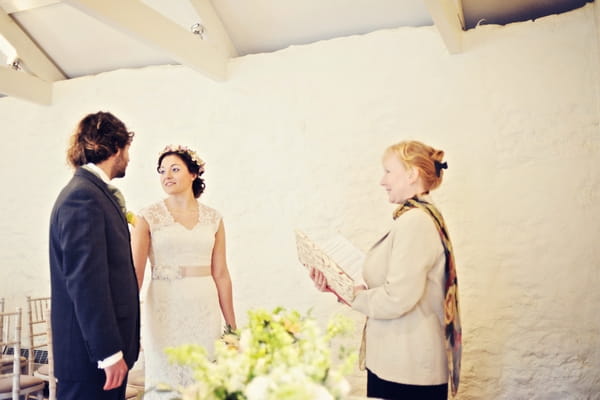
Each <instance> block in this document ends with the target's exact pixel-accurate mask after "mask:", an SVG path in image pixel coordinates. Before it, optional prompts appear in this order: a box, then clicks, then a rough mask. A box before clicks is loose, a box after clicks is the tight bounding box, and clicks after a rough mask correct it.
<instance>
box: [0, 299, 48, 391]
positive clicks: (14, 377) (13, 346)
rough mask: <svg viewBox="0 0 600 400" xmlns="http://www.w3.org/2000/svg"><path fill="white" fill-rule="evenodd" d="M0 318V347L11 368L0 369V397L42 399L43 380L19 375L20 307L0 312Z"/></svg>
mask: <svg viewBox="0 0 600 400" xmlns="http://www.w3.org/2000/svg"><path fill="white" fill-rule="evenodd" d="M0 320H1V321H2V322H1V326H2V330H1V331H0V349H2V350H3V353H5V354H3V356H4V357H5V359H6V358H10V359H12V368H7V369H5V370H3V371H0V399H12V400H19V398H20V396H24V397H25V398H29V396H33V395H35V396H36V397H37V399H38V400H43V398H44V387H45V383H44V381H43V380H41V379H39V378H34V377H31V376H26V375H25V376H23V375H21V330H22V325H21V321H22V311H21V308H17V310H16V311H14V312H0Z"/></svg>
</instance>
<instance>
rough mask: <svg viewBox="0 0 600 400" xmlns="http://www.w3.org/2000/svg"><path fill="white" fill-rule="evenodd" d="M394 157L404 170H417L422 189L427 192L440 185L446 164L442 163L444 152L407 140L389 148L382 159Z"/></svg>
mask: <svg viewBox="0 0 600 400" xmlns="http://www.w3.org/2000/svg"><path fill="white" fill-rule="evenodd" d="M389 155H394V156H396V157H398V159H399V160H400V161H401V162H402V163H403V164H404V166H405V167H406V168H410V167H414V168H416V169H418V170H419V176H420V177H421V180H422V182H423V188H424V189H425V191H426V192H429V191H431V190H433V189H435V188H437V187H438V186H440V184H441V183H442V178H443V176H444V169H446V168H448V164H446V163H445V162H442V160H443V159H444V151H443V150H437V149H434V148H433V147H431V146H428V145H426V144H424V143H421V142H418V141H416V140H407V141H402V142H400V143H396V144H393V145H391V146H389V147H388V148H387V149H386V150H385V152H384V153H383V156H384V157H387V156H389Z"/></svg>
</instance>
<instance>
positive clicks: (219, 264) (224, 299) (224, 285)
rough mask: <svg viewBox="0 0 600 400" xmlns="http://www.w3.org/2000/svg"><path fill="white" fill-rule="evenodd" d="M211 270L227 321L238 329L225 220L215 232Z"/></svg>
mask: <svg viewBox="0 0 600 400" xmlns="http://www.w3.org/2000/svg"><path fill="white" fill-rule="evenodd" d="M211 272H212V277H213V279H214V281H215V285H216V286H217V292H218V294H219V305H220V306H221V312H222V313H223V318H224V319H225V323H226V324H227V325H229V326H231V328H233V329H236V323H235V312H234V310H233V294H232V285H231V277H230V275H229V269H228V268H227V258H226V255H225V228H224V226H223V221H221V222H220V223H219V229H218V230H217V233H216V234H215V245H214V247H213V253H212V265H211Z"/></svg>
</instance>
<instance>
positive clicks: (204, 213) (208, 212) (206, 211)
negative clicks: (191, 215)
mask: <svg viewBox="0 0 600 400" xmlns="http://www.w3.org/2000/svg"><path fill="white" fill-rule="evenodd" d="M198 205H199V207H200V208H199V211H200V212H199V215H198V218H199V219H200V222H201V223H204V224H209V225H210V226H211V227H212V228H213V233H217V230H218V229H219V224H220V222H221V219H222V217H221V214H220V213H219V212H218V211H217V210H215V209H214V208H212V207H208V206H206V205H204V204H202V203H198Z"/></svg>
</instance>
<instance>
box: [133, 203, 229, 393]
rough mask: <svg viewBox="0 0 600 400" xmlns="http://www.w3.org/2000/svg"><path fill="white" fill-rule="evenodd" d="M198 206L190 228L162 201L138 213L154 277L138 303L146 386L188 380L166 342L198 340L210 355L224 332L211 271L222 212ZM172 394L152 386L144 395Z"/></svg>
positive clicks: (187, 381)
mask: <svg viewBox="0 0 600 400" xmlns="http://www.w3.org/2000/svg"><path fill="white" fill-rule="evenodd" d="M198 206H199V213H198V214H199V215H198V221H197V223H196V225H195V226H194V227H193V228H191V229H188V228H186V227H184V226H183V225H181V224H180V223H178V222H176V221H175V220H174V218H173V216H172V215H171V214H170V212H169V210H168V209H167V207H166V205H165V203H164V201H160V202H158V203H155V204H152V205H151V206H149V207H147V208H145V209H143V210H142V211H141V212H140V213H141V215H142V216H143V217H144V219H146V221H147V222H148V224H149V226H150V232H151V243H150V251H149V255H148V258H149V259H150V265H151V268H152V279H151V280H150V284H149V287H148V291H147V294H146V297H145V300H144V303H143V306H142V309H143V313H142V346H143V350H144V357H145V360H144V365H145V371H146V376H145V385H146V390H148V389H149V388H150V387H152V386H155V385H156V384H159V383H166V384H169V385H175V386H177V385H188V384H190V383H191V374H190V373H188V371H187V369H184V368H181V367H179V366H176V365H173V364H170V363H169V362H168V361H167V357H166V355H165V353H164V351H163V350H164V348H165V347H171V346H178V345H182V344H188V343H193V344H200V345H202V346H204V347H205V348H206V349H207V351H208V352H209V354H211V352H212V350H213V345H214V341H215V339H217V338H218V337H219V335H220V334H221V332H222V329H221V326H222V322H221V311H220V308H219V301H218V296H217V290H216V287H215V284H214V281H213V279H212V276H211V275H210V264H211V259H212V251H213V245H214V241H215V233H216V232H217V229H218V227H219V223H220V221H221V216H220V214H219V213H218V212H217V211H216V210H214V209H212V208H210V207H207V206H206V205H203V204H201V203H200V202H198ZM190 271H191V272H190ZM199 275H203V276H199ZM172 397H173V394H172V393H171V394H163V395H161V394H159V393H156V392H154V391H152V392H149V393H147V394H146V395H145V396H144V400H147V399H170V398H172Z"/></svg>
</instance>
